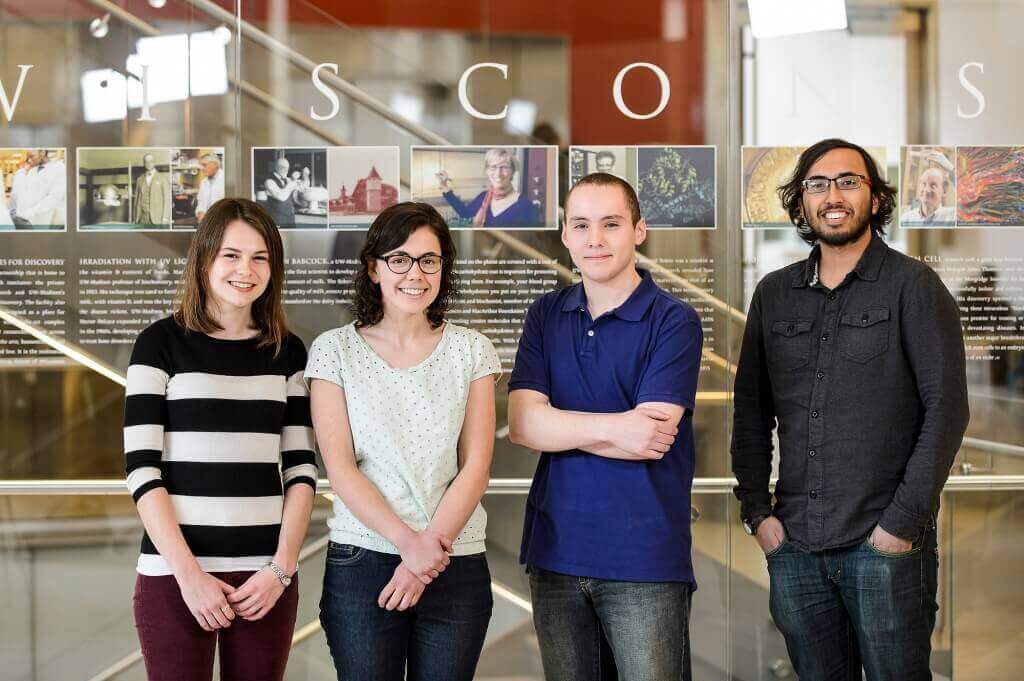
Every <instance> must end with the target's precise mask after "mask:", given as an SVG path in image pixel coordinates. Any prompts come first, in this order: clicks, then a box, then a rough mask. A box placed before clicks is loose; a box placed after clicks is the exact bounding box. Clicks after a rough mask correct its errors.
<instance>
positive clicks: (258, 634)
mask: <svg viewBox="0 0 1024 681" xmlns="http://www.w3.org/2000/svg"><path fill="white" fill-rule="evenodd" d="M252 574H253V573H252V572H217V573H214V576H215V577H217V578H218V579H221V580H223V581H225V582H227V583H228V584H230V585H231V586H233V587H236V588H237V587H239V586H241V585H242V584H244V583H245V580H247V579H249V577H250V576H251V575H252ZM298 605H299V580H298V575H296V576H295V577H294V578H293V580H292V583H291V586H289V587H288V588H287V589H285V590H284V593H283V594H281V597H280V598H279V599H278V600H277V603H275V604H274V607H273V608H271V609H270V612H268V613H267V615H266V616H265V617H264V618H263V619H261V620H257V621H255V622H247V621H246V620H244V619H242V618H241V617H235V619H234V620H232V622H231V626H230V627H228V628H226V629H219V630H217V631H204V630H203V628H202V627H200V626H199V624H198V623H197V622H196V619H195V617H193V616H192V613H191V612H189V609H188V606H186V605H185V599H183V598H182V597H181V590H180V589H179V588H178V582H177V581H176V580H175V579H174V577H173V576H166V577H148V576H146V575H139V576H138V579H137V580H136V582H135V628H136V629H137V630H138V632H139V643H140V644H141V646H142V658H143V660H144V661H145V663H146V676H147V678H148V679H149V681H186V680H187V681H204V680H207V681H209V680H211V679H213V656H214V651H215V649H216V647H217V645H218V642H219V645H220V678H221V679H222V681H281V679H283V678H284V668H285V664H287V662H288V652H289V651H290V650H291V645H292V633H293V632H294V630H295V612H296V610H297V608H298Z"/></svg>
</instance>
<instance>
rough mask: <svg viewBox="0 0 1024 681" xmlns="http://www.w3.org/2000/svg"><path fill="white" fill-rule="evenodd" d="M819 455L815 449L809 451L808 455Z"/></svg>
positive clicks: (812, 456)
mask: <svg viewBox="0 0 1024 681" xmlns="http://www.w3.org/2000/svg"><path fill="white" fill-rule="evenodd" d="M817 455H818V452H816V451H814V450H813V449H812V450H811V451H809V452H807V456H809V457H811V458H812V459H813V458H814V457H816V456H817Z"/></svg>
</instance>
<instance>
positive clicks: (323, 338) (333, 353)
mask: <svg viewBox="0 0 1024 681" xmlns="http://www.w3.org/2000/svg"><path fill="white" fill-rule="evenodd" d="M342 331H343V330H342V329H332V330H331V331H325V332H324V333H322V334H320V335H319V336H317V339H316V340H315V341H313V345H311V346H310V348H309V359H308V360H307V361H306V371H305V373H304V375H303V377H304V379H305V381H306V385H307V386H309V385H310V384H311V383H312V381H313V379H314V378H319V379H322V380H324V381H330V382H331V383H333V384H335V385H337V386H338V387H339V388H344V387H345V384H344V382H343V381H342V378H341V369H342V366H343V364H342V361H341V348H340V345H339V344H340V342H341V334H342Z"/></svg>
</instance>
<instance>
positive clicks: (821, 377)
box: [817, 371, 825, 381]
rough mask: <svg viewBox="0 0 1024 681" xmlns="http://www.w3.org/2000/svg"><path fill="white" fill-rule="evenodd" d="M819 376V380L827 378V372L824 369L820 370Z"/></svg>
mask: <svg viewBox="0 0 1024 681" xmlns="http://www.w3.org/2000/svg"><path fill="white" fill-rule="evenodd" d="M817 376H818V380H819V381H820V380H821V379H823V378H825V372H824V371H819V372H818V373H817Z"/></svg>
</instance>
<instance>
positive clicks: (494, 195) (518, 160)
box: [411, 146, 559, 229]
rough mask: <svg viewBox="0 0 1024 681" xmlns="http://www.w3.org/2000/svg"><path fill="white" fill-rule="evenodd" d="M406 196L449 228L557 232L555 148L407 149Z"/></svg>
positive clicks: (472, 147)
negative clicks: (436, 212)
mask: <svg viewBox="0 0 1024 681" xmlns="http://www.w3.org/2000/svg"><path fill="white" fill-rule="evenodd" d="M411 165H412V172H411V178H412V181H411V192H412V198H413V200H415V201H426V202H427V203H429V204H431V205H433V206H434V207H435V208H437V209H438V210H439V211H440V212H441V215H443V216H444V218H445V219H446V220H447V222H448V226H449V227H451V228H452V229H558V217H559V216H558V206H559V200H558V148H557V147H553V146H530V147H528V146H493V147H488V146H465V147H419V146H414V147H412V160H411Z"/></svg>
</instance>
